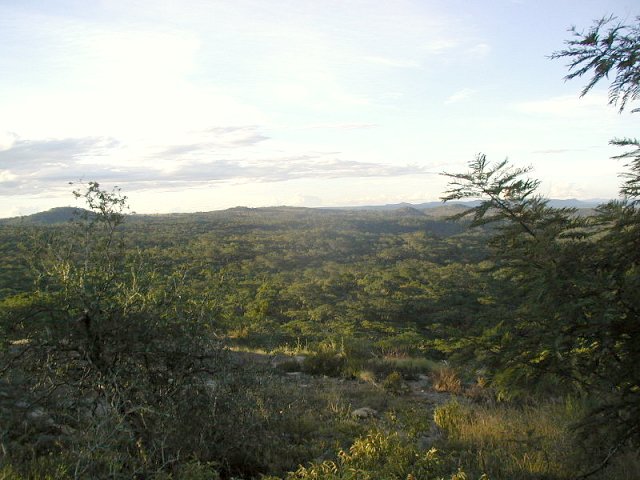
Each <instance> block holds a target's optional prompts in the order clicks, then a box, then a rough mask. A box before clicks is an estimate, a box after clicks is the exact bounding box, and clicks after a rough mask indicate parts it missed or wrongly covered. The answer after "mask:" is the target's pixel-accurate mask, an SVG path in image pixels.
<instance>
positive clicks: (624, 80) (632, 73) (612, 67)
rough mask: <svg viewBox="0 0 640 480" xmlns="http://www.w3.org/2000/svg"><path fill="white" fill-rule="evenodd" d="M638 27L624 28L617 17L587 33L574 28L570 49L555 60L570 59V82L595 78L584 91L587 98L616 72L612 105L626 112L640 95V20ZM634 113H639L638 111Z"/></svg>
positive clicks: (610, 100)
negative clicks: (591, 91)
mask: <svg viewBox="0 0 640 480" xmlns="http://www.w3.org/2000/svg"><path fill="white" fill-rule="evenodd" d="M636 22H637V23H636V24H632V25H624V24H623V23H621V22H618V21H616V18H615V17H613V16H610V17H607V18H602V19H600V20H598V21H596V22H595V23H594V25H593V26H592V27H591V28H590V29H589V30H587V31H586V32H583V31H578V30H577V29H576V28H575V27H574V28H572V29H571V30H572V32H573V37H574V38H573V39H571V40H569V41H567V42H566V43H567V48H566V49H565V50H560V51H558V52H555V53H554V54H553V55H552V58H569V59H570V62H569V65H568V67H569V72H570V73H569V74H568V75H567V76H566V79H567V80H571V79H573V78H576V77H582V76H583V75H586V74H591V75H592V77H591V79H590V80H589V82H588V83H587V85H586V86H585V87H584V89H583V90H582V94H581V95H582V96H584V95H586V94H587V93H588V92H589V91H590V90H591V89H592V88H593V87H594V86H595V85H596V84H597V83H598V82H600V81H601V80H603V79H608V78H609V75H610V74H611V73H612V72H615V78H614V79H613V81H612V82H611V85H610V87H609V103H611V104H613V105H618V104H619V105H620V111H621V112H622V111H623V110H624V108H625V107H626V106H627V103H629V102H632V101H634V100H637V99H638V96H639V95H640V48H638V46H639V45H640V17H637V18H636ZM634 111H637V109H635V110H634Z"/></svg>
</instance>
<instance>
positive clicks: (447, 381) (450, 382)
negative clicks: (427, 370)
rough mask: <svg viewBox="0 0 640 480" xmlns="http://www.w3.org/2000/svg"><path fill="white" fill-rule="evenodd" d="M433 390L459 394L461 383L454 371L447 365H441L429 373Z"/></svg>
mask: <svg viewBox="0 0 640 480" xmlns="http://www.w3.org/2000/svg"><path fill="white" fill-rule="evenodd" d="M431 380H432V382H433V389H434V390H435V391H436V392H448V393H455V394H459V393H461V392H462V381H461V380H460V377H459V376H458V374H457V373H456V371H455V370H454V369H453V368H451V367H450V366H449V365H442V366H440V367H438V368H436V369H434V370H433V371H432V372H431Z"/></svg>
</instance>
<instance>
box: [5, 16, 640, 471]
mask: <svg viewBox="0 0 640 480" xmlns="http://www.w3.org/2000/svg"><path fill="white" fill-rule="evenodd" d="M614 22H615V21H614V20H611V19H609V20H603V21H600V22H597V23H596V24H594V26H593V27H592V28H591V29H590V30H588V31H587V32H585V33H580V32H575V37H574V39H573V40H570V41H569V42H568V43H567V48H566V50H563V51H560V52H558V53H556V54H555V56H556V57H559V58H568V59H569V60H570V61H571V62H572V63H571V64H570V68H571V70H570V74H569V77H573V76H581V75H584V74H591V75H593V77H592V79H591V81H590V82H589V83H588V84H587V87H586V88H585V90H584V92H583V94H586V93H588V91H589V90H590V88H591V87H592V86H593V85H595V83H597V82H598V81H599V80H601V79H605V78H606V77H607V75H608V74H611V76H615V80H614V81H613V83H612V85H611V103H612V104H614V105H617V106H618V107H619V108H620V109H621V110H624V109H625V108H627V107H628V105H630V104H632V102H633V101H635V100H636V98H637V97H638V95H639V94H640V81H639V80H638V70H639V68H640V67H639V66H640V60H639V59H640V56H639V55H638V48H639V45H640V31H639V28H640V27H639V26H638V25H632V26H623V25H618V24H616V23H614ZM615 143H617V144H619V145H621V147H622V155H621V158H622V159H623V164H624V165H625V168H626V170H625V176H624V177H623V179H622V185H621V190H620V199H619V200H617V201H612V202H610V203H608V204H605V205H601V206H599V207H598V208H597V209H595V210H592V211H588V212H584V211H577V210H575V209H570V208H554V207H551V206H550V204H549V202H548V201H547V200H546V199H544V198H542V197H540V196H539V195H538V194H537V187H538V182H537V181H536V180H535V179H532V178H529V175H530V174H531V172H529V170H528V169H526V168H524V169H523V168H516V167H513V166H511V165H510V164H509V163H508V162H506V161H503V162H491V161H489V160H488V159H487V158H486V157H485V156H484V155H478V157H477V158H476V159H474V160H472V161H471V162H469V166H468V171H467V172H463V173H453V174H447V175H448V177H449V179H450V182H451V183H450V184H449V190H448V191H447V192H444V193H443V199H444V200H446V201H453V200H458V201H472V202H473V203H469V204H467V207H465V206H464V204H460V203H450V204H447V205H446V206H444V207H441V208H436V209H418V208H411V207H404V208H398V209H393V210H321V209H318V210H315V209H298V208H287V207H281V208H269V209H248V208H236V209H231V210H227V211H223V212H210V213H199V214H181V215H157V216H144V215H131V214H129V212H128V205H127V199H126V197H125V196H124V195H123V194H122V193H121V192H120V190H119V189H114V190H104V189H103V188H102V187H101V186H100V185H99V184H98V183H96V182H91V183H89V184H87V185H77V186H75V187H76V190H75V191H74V192H73V194H74V195H75V197H76V198H77V199H78V200H79V202H80V206H81V208H78V209H77V210H76V211H73V209H56V210H54V211H51V212H46V213H44V214H39V215H35V216H33V217H27V218H24V219H14V220H10V221H4V222H3V223H2V224H1V225H0V250H1V252H2V255H1V256H0V261H1V262H2V269H1V270H0V455H1V457H0V476H1V477H2V478H10V479H21V478H43V479H44V478H52V479H58V478H60V479H61V478H159V479H160V478H162V479H169V478H194V479H200V478H234V477H235V478H272V479H273V478H288V479H297V478H299V479H356V478H358V479H374V478H381V479H386V478H389V479H418V478H420V479H422V478H434V479H435V478H438V479H457V480H462V479H468V478H484V479H487V478H491V479H543V478H544V479H569V478H600V479H604V478H628V479H631V478H638V477H639V476H640V458H639V454H638V448H639V447H640V370H639V369H638V368H637V363H638V361H639V360H640V340H639V339H640V323H639V319H640V295H638V288H639V287H640V258H639V255H640V212H639V210H638V206H639V203H638V202H639V201H640V200H639V194H640V190H639V186H640V143H638V141H636V140H633V139H620V140H616V141H615ZM478 200H479V201H478ZM360 407H366V408H360Z"/></svg>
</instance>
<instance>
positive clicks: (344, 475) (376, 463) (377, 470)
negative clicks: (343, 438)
mask: <svg viewBox="0 0 640 480" xmlns="http://www.w3.org/2000/svg"><path fill="white" fill-rule="evenodd" d="M338 456H339V458H338V461H337V462H335V461H325V462H322V463H314V464H311V465H309V466H308V467H304V466H301V467H300V468H299V469H298V470H297V471H295V472H293V473H291V474H289V475H288V476H287V480H295V479H300V480H307V479H317V480H352V479H353V480H355V479H361V480H373V479H377V478H384V479H390V480H391V479H398V480H400V479H402V480H404V479H412V478H425V479H426V478H433V479H444V478H449V479H452V480H453V479H462V478H465V477H464V476H462V475H463V473H462V472H458V473H457V474H456V473H454V474H453V475H451V467H450V466H449V465H448V464H447V462H446V461H444V460H443V458H442V456H441V454H440V452H438V451H437V450H436V449H435V448H434V449H431V450H428V451H420V450H419V449H417V448H416V447H415V446H414V445H412V444H411V442H409V441H407V440H404V439H402V438H401V437H400V436H399V435H398V434H387V433H384V432H381V431H372V432H370V433H368V434H367V435H366V436H364V437H361V438H359V439H357V440H356V441H355V442H354V443H353V445H352V446H351V447H350V448H349V450H348V451H344V450H343V451H340V453H339V454H338Z"/></svg>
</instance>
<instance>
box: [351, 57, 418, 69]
mask: <svg viewBox="0 0 640 480" xmlns="http://www.w3.org/2000/svg"><path fill="white" fill-rule="evenodd" d="M363 60H364V61H366V62H368V63H373V64H376V65H382V66H385V67H396V68H419V67H420V63H419V62H416V61H415V60H405V59H398V58H388V57H378V56H366V57H363Z"/></svg>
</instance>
